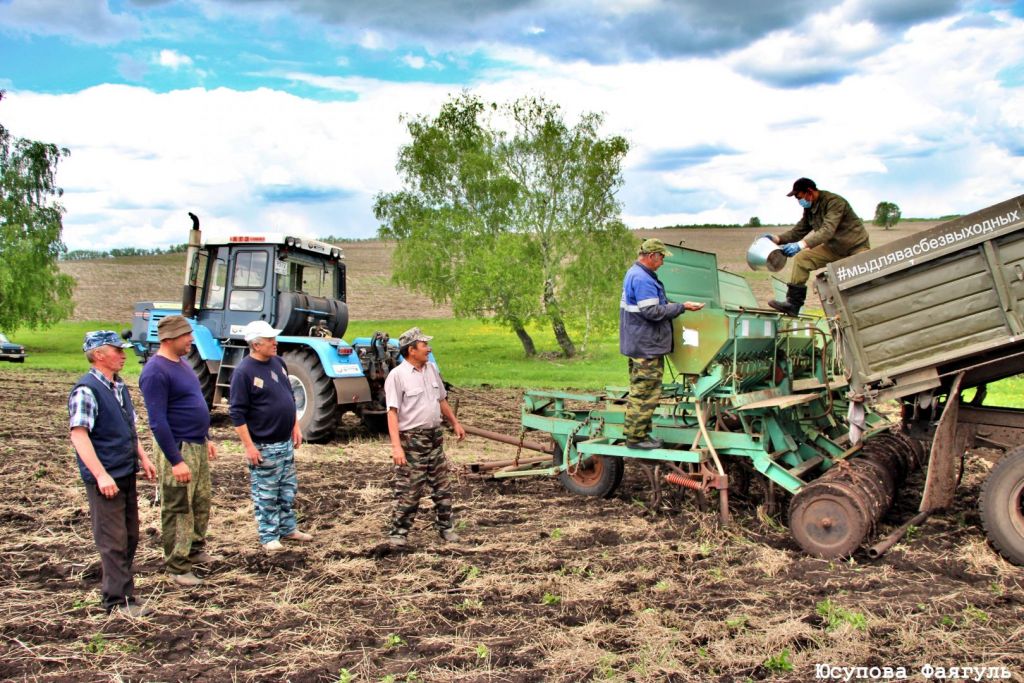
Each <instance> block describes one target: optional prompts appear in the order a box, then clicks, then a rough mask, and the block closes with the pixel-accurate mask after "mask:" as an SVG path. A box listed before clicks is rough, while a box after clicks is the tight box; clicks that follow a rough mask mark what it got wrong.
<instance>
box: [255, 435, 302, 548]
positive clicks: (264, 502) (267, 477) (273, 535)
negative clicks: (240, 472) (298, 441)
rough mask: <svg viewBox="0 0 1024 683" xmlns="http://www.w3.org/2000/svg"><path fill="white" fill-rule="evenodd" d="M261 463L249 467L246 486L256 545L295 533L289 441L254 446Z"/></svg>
mask: <svg viewBox="0 0 1024 683" xmlns="http://www.w3.org/2000/svg"><path fill="white" fill-rule="evenodd" d="M256 448H257V449H259V452H260V456H261V457H262V458H263V462H262V463H260V464H259V465H252V464H250V465H249V484H250V489H251V491H252V504H253V509H254V512H255V513H256V528H257V531H258V533H259V537H260V543H261V544H267V543H270V542H271V541H274V540H277V539H279V538H281V537H282V536H287V535H289V534H291V533H293V532H294V531H295V529H296V522H295V510H294V509H293V507H292V506H293V504H294V503H295V491H296V489H297V488H298V477H297V475H296V473H295V448H294V446H293V445H292V441H291V439H289V440H287V441H280V442H278V443H266V444H256Z"/></svg>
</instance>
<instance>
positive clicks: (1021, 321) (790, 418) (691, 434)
mask: <svg viewBox="0 0 1024 683" xmlns="http://www.w3.org/2000/svg"><path fill="white" fill-rule="evenodd" d="M1022 201H1024V197H1018V198H1016V199H1013V200H1009V201H1007V202H1003V203H1001V204H998V205H996V206H993V207H989V208H988V209H985V210H983V211H980V212H977V213H975V214H971V215H969V216H964V217H962V218H959V219H957V220H954V221H950V222H947V223H943V224H941V225H939V226H937V227H935V228H933V229H931V230H929V231H926V232H922V233H919V234H916V235H913V236H911V237H907V238H904V239H902V240H899V241H897V242H893V243H891V244H888V245H886V246H884V247H880V248H878V249H874V250H871V251H868V252H865V253H862V254H858V255H856V256H853V257H850V258H847V259H844V260H842V261H837V262H835V263H833V264H830V265H829V266H828V268H827V269H826V270H825V271H823V272H822V273H821V274H819V275H818V276H817V278H816V280H815V283H814V284H815V286H816V287H817V289H818V292H819V295H820V297H821V300H822V304H823V308H824V315H820V316H814V315H802V316H799V317H797V318H791V317H785V316H782V315H780V314H778V313H776V312H775V311H772V310H767V309H764V308H761V307H760V306H759V305H758V303H757V301H756V299H755V298H754V295H753V293H752V291H751V289H750V286H749V284H748V283H747V282H746V280H744V279H743V278H742V277H740V276H739V275H737V274H735V273H729V272H726V271H723V270H721V269H719V268H718V266H717V259H716V256H715V255H714V254H712V253H706V252H701V251H697V250H694V249H688V248H685V247H683V246H681V245H680V246H673V247H672V248H671V251H672V255H671V256H669V257H667V258H666V259H665V263H664V265H663V266H662V267H661V269H659V271H658V276H659V278H660V279H661V280H662V282H663V283H664V284H665V287H666V290H667V292H668V296H669V299H670V300H673V301H699V302H703V303H705V304H706V306H705V307H704V309H702V310H701V311H696V312H690V313H687V314H685V315H684V316H682V317H680V318H677V319H676V320H675V322H674V334H675V348H674V350H673V352H672V354H671V355H670V356H669V358H670V361H671V362H670V379H669V381H667V382H665V383H664V385H663V397H662V400H661V403H660V405H659V406H658V408H657V410H656V412H655V416H654V422H653V430H652V435H653V436H654V437H657V438H659V439H661V440H662V441H663V442H664V446H663V447H662V448H659V449H655V450H650V451H642V452H641V451H636V450H631V449H628V448H626V446H625V444H624V440H623V422H624V417H625V403H626V397H627V395H628V389H627V388H624V387H606V388H605V389H604V390H603V391H599V392H593V393H570V392H549V391H528V392H526V393H525V395H524V403H523V408H522V417H521V422H522V432H521V434H520V435H519V437H518V438H516V437H513V436H511V435H497V434H494V433H491V432H485V431H484V430H473V429H468V430H467V431H474V432H476V433H480V434H482V435H484V436H488V437H490V438H496V439H498V440H503V441H506V442H508V443H513V444H518V446H519V448H520V451H519V452H517V456H516V458H515V459H514V460H513V461H510V462H502V463H497V464H488V463H477V464H475V465H473V466H471V467H470V471H471V472H475V473H478V474H480V475H481V476H488V477H494V478H510V477H522V476H534V475H546V476H557V477H558V478H559V479H560V480H561V482H562V484H563V485H564V486H565V488H566V489H568V490H569V491H571V492H573V493H576V494H580V495H590V496H610V495H612V494H613V493H614V492H615V490H616V489H617V487H618V486H619V484H620V482H621V481H622V476H623V468H624V466H625V464H626V463H627V462H628V463H630V464H631V466H633V465H635V466H639V467H641V468H643V469H644V470H645V471H646V473H647V475H648V477H649V480H650V482H651V486H652V498H653V501H652V502H654V503H656V502H657V501H658V500H659V498H660V495H661V490H662V487H664V486H666V485H668V486H672V487H682V488H684V489H687V490H692V491H694V492H696V494H697V496H698V500H700V501H701V502H703V501H704V500H705V499H706V497H707V496H708V495H710V494H717V497H718V501H719V505H718V507H719V517H720V519H721V521H722V523H724V524H727V523H729V519H730V515H729V502H728V501H729V493H730V490H734V491H740V490H746V489H747V484H749V482H750V481H751V480H752V479H753V478H755V477H759V478H762V479H764V480H765V485H764V486H763V487H762V489H763V491H764V495H765V498H766V504H767V506H768V508H769V509H773V508H774V507H775V495H776V492H778V491H781V492H784V493H785V494H787V495H788V497H789V507H788V523H789V528H790V531H791V533H792V535H793V538H794V540H795V541H796V542H797V544H798V545H799V546H800V547H801V548H802V549H803V550H804V551H806V552H807V553H809V554H811V555H815V556H818V557H823V558H839V557H846V556H849V555H851V554H853V553H854V552H857V551H858V550H859V549H860V548H861V547H862V544H863V543H864V542H865V540H866V539H867V538H868V537H870V536H871V535H872V534H873V533H874V531H875V530H876V529H877V527H878V525H879V523H880V522H881V520H882V518H883V517H884V516H885V515H886V513H887V512H888V510H889V509H890V508H891V506H892V504H893V502H894V501H895V500H896V498H897V497H899V496H908V495H915V494H912V493H910V492H908V491H907V490H906V489H904V488H902V487H903V486H904V484H905V483H906V481H907V479H908V476H909V475H910V474H911V473H912V472H913V471H914V470H915V469H918V468H921V467H927V477H926V483H925V487H924V493H923V496H922V500H921V504H920V513H919V514H918V515H916V516H915V517H914V518H913V519H912V520H910V521H909V522H908V523H906V524H904V525H903V526H902V527H900V528H899V529H897V530H896V532H894V533H893V534H891V535H890V536H888V537H887V538H885V539H882V541H881V542H879V543H878V544H876V545H874V546H871V547H870V548H869V549H868V554H869V555H870V556H878V555H880V554H881V553H883V552H885V549H886V548H888V547H889V546H891V545H892V544H893V543H894V542H896V540H898V538H899V537H900V535H901V534H902V533H903V532H905V531H906V529H908V528H909V527H910V525H911V524H915V523H920V522H922V521H923V520H924V519H925V518H926V517H927V515H929V514H931V513H932V512H934V511H937V510H941V509H943V508H946V507H948V506H949V505H950V503H951V501H952V497H953V493H954V489H955V487H956V485H957V477H956V473H957V470H958V468H957V464H958V459H959V458H961V457H963V455H964V452H965V450H966V449H967V448H970V447H973V446H977V445H983V446H990V447H997V448H999V449H1002V450H1004V451H1006V454H1005V455H1004V457H1003V458H1002V459H1001V461H1000V462H999V464H998V465H997V466H996V467H995V468H994V469H993V470H992V473H991V475H990V476H989V477H988V480H987V481H986V483H985V485H984V489H983V492H982V496H981V509H982V510H981V511H982V518H983V520H984V523H985V529H986V533H987V535H988V538H989V539H990V541H991V542H992V544H993V546H994V547H995V548H996V549H997V550H998V551H999V552H1000V553H1002V554H1003V556H1004V557H1006V558H1007V559H1008V560H1010V561H1012V562H1015V563H1017V564H1024V514H1022V491H1024V411H1020V410H1015V409H1006V408H990V407H987V406H985V405H983V398H984V395H985V390H984V387H985V384H986V383H988V382H991V381H995V380H998V379H1002V378H1005V377H1010V376H1013V375H1016V374H1019V373H1021V372H1024V317H1022V316H1024V221H1022V220H1021V218H1020V216H1021V210H1022V209H1021V203H1022ZM673 369H674V370H673ZM971 387H973V388H975V393H974V395H973V397H972V399H971V400H970V401H964V400H963V398H962V392H963V391H964V390H965V389H968V388H971ZM892 400H895V401H899V402H900V405H901V411H900V412H898V413H895V412H893V411H888V412H886V411H883V410H881V408H882V406H883V405H885V404H886V403H887V402H889V401H892ZM889 405H891V403H890V404H889ZM545 437H546V438H545ZM523 449H527V450H534V451H538V452H541V453H544V454H545V455H543V456H535V457H529V458H523V457H521V451H522V450H523Z"/></svg>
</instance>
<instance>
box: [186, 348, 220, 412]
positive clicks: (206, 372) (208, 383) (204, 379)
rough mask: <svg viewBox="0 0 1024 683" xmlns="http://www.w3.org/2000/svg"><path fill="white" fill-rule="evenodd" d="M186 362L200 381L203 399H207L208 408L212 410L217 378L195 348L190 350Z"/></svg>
mask: <svg viewBox="0 0 1024 683" xmlns="http://www.w3.org/2000/svg"><path fill="white" fill-rule="evenodd" d="M185 360H186V361H188V364H189V365H190V366H191V367H192V372H194V373H196V379H198V380H199V388H200V389H201V390H202V392H203V398H204V399H206V407H208V408H212V407H213V390H214V389H216V388H217V378H216V377H214V376H213V373H211V372H210V368H208V367H207V365H206V361H205V360H203V359H202V357H201V356H200V355H199V351H198V350H197V349H196V347H195V346H193V347H192V348H191V349H189V352H188V355H187V356H185Z"/></svg>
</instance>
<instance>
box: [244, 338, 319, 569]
mask: <svg viewBox="0 0 1024 683" xmlns="http://www.w3.org/2000/svg"><path fill="white" fill-rule="evenodd" d="M279 334H281V330H275V329H274V328H273V327H271V326H270V325H269V324H267V322H266V321H263V320H254V321H252V322H251V323H249V324H248V325H246V326H245V327H244V328H243V329H242V336H243V337H244V338H245V342H246V343H247V344H248V345H249V355H248V356H246V357H245V358H243V359H242V362H241V363H239V364H238V367H237V368H235V371H234V373H233V374H232V375H231V397H230V401H231V421H232V422H233V423H234V425H235V431H236V432H238V438H239V439H241V440H242V445H243V446H244V447H245V459H246V460H248V461H249V486H250V490H251V493H252V505H253V510H254V512H255V514H256V528H257V533H258V534H259V541H260V545H262V546H263V549H264V550H266V551H267V552H268V553H274V552H280V551H281V550H284V546H283V545H281V539H286V540H289V541H312V540H313V536H312V535H310V534H307V533H305V532H303V531H299V529H298V525H297V523H296V520H295V510H294V508H293V504H294V502H295V492H296V489H297V488H298V477H297V475H296V472H295V449H296V448H298V447H299V446H300V445H301V444H302V432H301V431H300V430H299V420H298V416H297V415H296V413H295V395H294V394H293V393H292V386H291V382H290V381H289V380H288V367H287V366H286V365H285V364H284V361H283V360H281V358H280V356H278V355H277V335H279Z"/></svg>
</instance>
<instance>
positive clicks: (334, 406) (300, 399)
mask: <svg viewBox="0 0 1024 683" xmlns="http://www.w3.org/2000/svg"><path fill="white" fill-rule="evenodd" d="M282 358H284V362H285V363H286V364H287V365H288V380H289V381H290V382H291V385H292V393H293V394H294V395H295V409H296V412H297V413H298V416H299V429H301V430H302V438H303V439H305V440H306V441H309V442H310V443H322V442H324V441H328V440H329V439H330V438H331V437H332V436H334V431H335V430H336V429H337V428H338V397H337V395H336V394H335V392H334V382H333V381H332V380H331V378H330V377H328V376H327V373H325V372H324V369H323V367H322V366H321V365H320V359H319V357H318V356H317V355H316V354H315V353H313V352H312V351H310V350H308V349H297V350H294V351H286V352H285V353H284V354H283V355H282Z"/></svg>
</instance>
